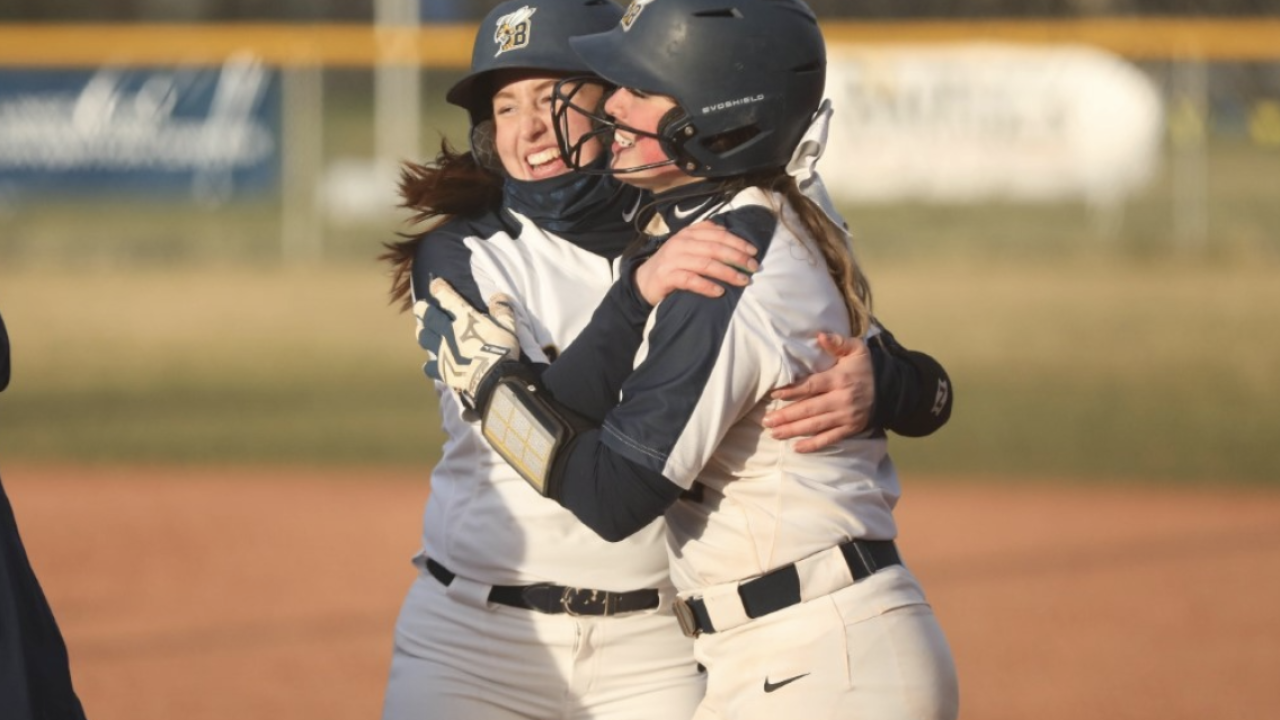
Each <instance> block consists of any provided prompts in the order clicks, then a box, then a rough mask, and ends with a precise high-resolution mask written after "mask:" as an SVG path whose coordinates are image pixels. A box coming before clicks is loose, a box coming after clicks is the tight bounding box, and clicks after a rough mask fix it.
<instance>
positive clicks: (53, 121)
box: [0, 58, 281, 201]
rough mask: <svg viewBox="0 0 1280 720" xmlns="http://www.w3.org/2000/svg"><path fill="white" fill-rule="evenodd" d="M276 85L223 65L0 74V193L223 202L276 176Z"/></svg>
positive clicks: (262, 75) (233, 64)
mask: <svg viewBox="0 0 1280 720" xmlns="http://www.w3.org/2000/svg"><path fill="white" fill-rule="evenodd" d="M280 94H281V91H280V81H279V76H278V74H277V73H275V72H272V71H270V70H268V69H266V68H265V67H264V66H263V65H262V64H261V63H260V62H258V61H256V60H254V59H252V58H235V59H232V60H229V61H228V62H227V63H226V64H224V65H223V66H221V67H199V68H165V69H134V68H102V69H98V70H96V71H95V70H21V71H16V70H14V71H9V70H0V195H15V194H16V195H26V194H28V193H32V194H37V193H64V192H72V193H76V192H112V193H115V192H120V191H124V192H145V193H174V192H178V193H190V194H192V195H194V196H195V197H197V198H200V199H204V200H214V201H222V200H227V199H231V198H233V197H236V196H241V195H243V194H244V193H246V192H261V191H263V190H269V189H272V188H273V187H274V186H275V184H276V182H277V180H278V178H279V174H280V172H279V171H280V115H281V109H280V104H281V99H280Z"/></svg>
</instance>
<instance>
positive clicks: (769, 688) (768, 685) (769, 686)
mask: <svg viewBox="0 0 1280 720" xmlns="http://www.w3.org/2000/svg"><path fill="white" fill-rule="evenodd" d="M802 677H809V673H805V674H804V675H797V676H795V677H790V678H787V679H786V680H779V681H778V682H776V683H771V682H769V678H765V679H764V691H765V692H767V693H771V692H773V691H774V690H777V689H778V688H781V687H783V686H785V685H790V684H791V683H793V682H795V681H797V680H799V679H800V678H802Z"/></svg>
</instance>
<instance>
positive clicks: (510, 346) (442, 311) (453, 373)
mask: <svg viewBox="0 0 1280 720" xmlns="http://www.w3.org/2000/svg"><path fill="white" fill-rule="evenodd" d="M430 291H431V295H432V297H434V298H435V299H436V302H437V303H439V308H438V309H437V308H436V307H434V306H430V305H428V306H427V307H426V308H422V309H419V308H415V311H419V319H420V321H421V323H422V328H421V329H420V330H419V333H418V342H419V343H420V344H421V345H422V347H424V348H426V350H427V352H429V353H431V356H432V360H431V362H429V363H427V367H426V368H425V369H426V371H427V374H428V375H430V376H431V377H433V378H435V379H437V380H439V381H441V382H443V383H444V384H445V385H448V386H449V387H450V388H453V390H454V391H455V392H457V393H458V395H459V397H461V398H462V401H463V402H464V403H465V404H466V405H467V407H469V408H471V409H473V410H475V409H477V406H476V401H477V397H476V394H477V392H478V391H479V389H480V386H481V384H482V383H483V382H484V379H485V377H487V376H488V374H489V372H490V371H491V370H493V368H494V367H495V366H496V365H497V364H498V363H500V362H502V361H504V360H516V359H518V358H519V356H520V344H519V342H518V341H517V340H516V334H515V327H516V317H515V307H514V306H513V304H512V300H511V298H510V297H508V296H506V295H502V294H497V295H494V296H493V297H491V298H489V314H488V315H486V314H484V313H482V312H480V311H479V310H477V309H475V308H474V307H472V306H471V303H469V302H467V300H466V298H464V297H462V296H461V295H459V294H458V291H456V290H454V289H453V286H452V285H450V284H449V283H448V282H447V281H446V280H444V279H442V278H436V279H435V280H432V281H431V286H430ZM419 304H420V305H422V304H426V303H423V302H422V301H419Z"/></svg>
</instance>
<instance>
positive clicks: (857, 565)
mask: <svg viewBox="0 0 1280 720" xmlns="http://www.w3.org/2000/svg"><path fill="white" fill-rule="evenodd" d="M840 552H841V554H843V555H844V560H845V562H846V563H847V564H848V565H849V572H850V573H851V574H852V575H853V581H854V582H857V581H859V580H861V579H863V578H865V577H870V576H871V575H872V574H874V573H875V572H876V571H877V570H879V569H881V568H884V567H888V566H890V565H900V564H901V563H902V560H901V558H899V557H898V549H897V548H896V547H894V544H893V541H892V540H851V541H849V542H847V543H845V544H843V545H841V546H840ZM738 597H740V598H742V607H743V609H744V610H746V613H747V617H749V618H752V619H754V618H758V617H760V616H762V615H768V614H769V613H772V612H777V611H779V610H781V609H783V608H787V607H791V606H792V605H795V604H797V603H799V602H800V574H799V573H798V572H796V566H795V565H787V566H785V567H780V568H778V569H777V570H772V571H770V572H769V573H767V574H765V575H761V576H760V577H758V578H755V579H754V580H748V581H747V582H744V583H742V584H741V585H739V586H738ZM674 610H675V613H676V619H678V620H679V621H680V627H681V629H683V630H684V633H685V634H686V635H688V636H690V637H697V636H698V635H701V634H702V633H713V632H715V631H716V628H715V625H713V624H712V622H711V616H710V615H709V614H708V613H707V604H706V603H705V602H703V601H702V599H701V598H691V599H688V600H680V599H677V600H676V602H675V607H674Z"/></svg>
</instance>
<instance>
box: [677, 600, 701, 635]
mask: <svg viewBox="0 0 1280 720" xmlns="http://www.w3.org/2000/svg"><path fill="white" fill-rule="evenodd" d="M671 611H672V612H673V613H675V616H676V622H678V623H680V632H682V633H684V636H685V637H691V638H696V637H698V636H699V635H701V634H702V630H700V629H698V618H697V617H695V616H694V614H693V608H691V607H689V601H687V600H685V599H684V598H681V597H677V598H676V599H675V600H674V601H672V603H671Z"/></svg>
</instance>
